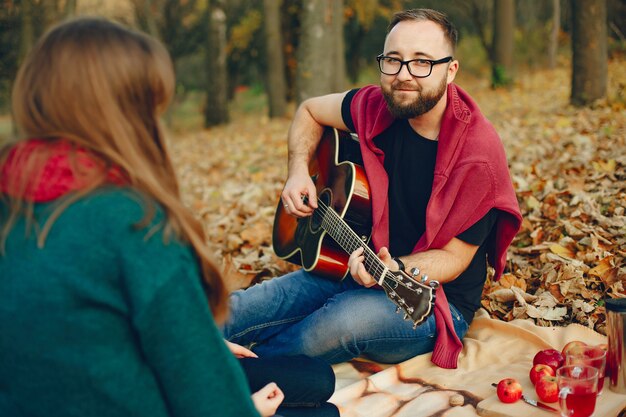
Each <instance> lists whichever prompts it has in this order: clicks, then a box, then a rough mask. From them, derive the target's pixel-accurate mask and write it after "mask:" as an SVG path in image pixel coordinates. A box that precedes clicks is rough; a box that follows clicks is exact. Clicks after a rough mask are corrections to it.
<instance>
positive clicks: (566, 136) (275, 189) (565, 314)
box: [171, 58, 626, 333]
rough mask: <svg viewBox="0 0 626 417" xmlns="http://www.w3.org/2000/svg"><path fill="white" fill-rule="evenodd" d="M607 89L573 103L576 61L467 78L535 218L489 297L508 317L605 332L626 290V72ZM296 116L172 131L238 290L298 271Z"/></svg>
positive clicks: (488, 303)
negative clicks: (283, 231) (288, 227)
mask: <svg viewBox="0 0 626 417" xmlns="http://www.w3.org/2000/svg"><path fill="white" fill-rule="evenodd" d="M625 63H626V62H625V61H624V59H623V58H622V59H616V60H613V61H612V62H611V63H610V65H609V88H608V92H609V94H608V98H607V99H606V100H603V101H602V102H599V103H597V104H595V105H594V106H592V107H590V108H575V107H572V106H571V105H569V92H570V83H571V81H570V74H569V70H568V69H567V68H566V67H561V68H559V69H556V70H541V71H533V72H526V73H521V74H518V76H517V79H516V82H515V85H514V86H513V87H512V88H510V89H499V90H491V89H490V88H489V86H488V84H487V82H486V81H484V80H478V79H472V78H469V77H466V78H463V79H462V80H460V81H459V84H460V85H461V87H462V88H464V89H465V90H467V91H468V92H469V93H470V94H471V95H472V96H473V97H474V99H475V100H476V101H477V103H478V104H479V106H480V107H481V109H482V111H483V112H484V113H485V115H486V116H487V117H488V118H489V120H491V122H492V123H493V124H494V126H495V128H496V130H497V131H498V133H499V134H500V135H501V138H502V141H503V143H504V146H505V149H506V152H507V157H508V160H509V165H510V170H511V175H512V179H513V183H514V186H515V189H516V192H517V196H518V201H519V204H520V207H521V210H522V214H523V217H524V221H523V225H522V229H521V230H520V232H519V233H518V235H517V237H516V238H515V240H514V241H513V244H512V246H511V248H510V250H509V262H508V268H507V271H508V272H507V273H506V274H505V275H504V277H503V278H502V279H501V280H500V281H498V282H497V283H493V282H491V281H490V280H489V281H488V283H487V284H486V286H485V291H484V294H483V300H482V305H483V307H485V308H486V309H487V310H488V311H489V313H490V314H491V315H492V317H498V318H501V319H503V320H507V321H508V320H512V319H514V318H530V319H532V320H534V321H535V322H536V323H537V324H539V325H544V326H546V325H548V326H549V325H566V324H569V323H571V322H577V323H581V324H583V325H585V326H588V327H590V328H593V329H595V330H597V331H599V332H601V333H605V331H604V326H605V313H604V307H603V299H604V298H605V297H626V290H625V287H626V285H625V284H626V282H625V281H626V267H625V265H624V259H625V258H626V213H625V209H626V72H624V71H623V68H624V64H625ZM289 124H290V120H289V119H288V118H285V119H271V120H270V119H268V118H267V117H266V116H262V115H260V112H258V111H256V112H255V111H248V112H245V111H243V112H242V111H237V112H235V113H234V114H233V122H232V123H231V124H229V125H227V126H223V127H218V128H212V129H208V130H194V131H192V132H190V131H186V132H181V131H178V132H172V135H171V137H172V141H171V145H172V146H171V147H172V150H173V155H174V159H175V163H176V164H177V166H178V169H179V174H180V178H181V181H182V192H183V195H184V198H185V200H186V202H187V203H188V204H189V205H190V207H192V209H193V210H194V211H195V212H196V213H197V215H198V216H200V217H201V219H202V220H203V222H204V223H205V225H206V228H207V231H208V235H209V237H210V240H211V242H212V245H213V246H214V251H215V257H216V259H218V260H220V261H223V267H224V270H225V271H226V273H227V274H228V277H229V284H230V285H231V288H239V287H243V286H247V285H250V284H251V283H254V282H258V281H259V280H262V279H267V278H271V277H273V276H276V275H280V274H282V273H284V272H286V271H289V270H292V269H293V266H291V265H289V264H287V263H286V262H284V261H282V260H280V259H278V258H277V257H276V256H275V255H274V254H273V251H272V249H271V234H272V223H273V218H274V212H275V208H276V204H277V202H278V197H279V194H280V191H281V190H282V187H283V183H284V180H285V178H286V163H287V143H286V135H287V129H288V127H289Z"/></svg>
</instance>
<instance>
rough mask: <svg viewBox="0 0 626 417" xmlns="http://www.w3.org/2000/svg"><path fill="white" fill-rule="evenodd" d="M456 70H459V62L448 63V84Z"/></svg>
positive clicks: (454, 75) (452, 79)
mask: <svg viewBox="0 0 626 417" xmlns="http://www.w3.org/2000/svg"><path fill="white" fill-rule="evenodd" d="M458 70H459V61H457V60H456V59H455V60H453V61H452V62H450V65H448V80H447V82H448V84H450V83H451V82H452V81H454V79H455V78H456V73H457V71H458Z"/></svg>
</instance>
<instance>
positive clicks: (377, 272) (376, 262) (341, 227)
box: [316, 200, 387, 280]
mask: <svg viewBox="0 0 626 417" xmlns="http://www.w3.org/2000/svg"><path fill="white" fill-rule="evenodd" d="M318 206H319V207H318V209H317V210H316V212H319V214H320V215H321V216H322V227H323V228H324V230H325V231H326V233H328V234H329V235H330V237H332V238H333V240H335V242H337V244H339V246H341V248H342V249H343V250H344V251H346V252H347V253H352V252H354V251H355V250H357V249H358V248H363V249H364V251H363V256H364V257H365V261H364V262H363V264H364V265H365V270H366V271H367V272H368V273H369V274H370V275H372V276H373V277H374V278H376V280H380V277H381V275H382V274H383V273H384V272H385V271H386V270H387V267H386V265H385V264H384V263H383V262H382V261H381V260H380V258H379V257H378V256H377V255H376V254H375V253H374V251H372V249H371V248H370V247H369V246H367V244H366V242H364V239H362V238H361V237H359V236H358V235H357V234H356V233H355V232H354V231H353V230H352V229H351V228H350V226H349V225H348V224H347V223H346V222H345V221H344V220H343V219H342V218H341V217H340V216H339V215H338V214H337V213H336V212H335V211H334V210H333V209H331V208H330V207H328V206H327V205H326V204H324V203H323V202H321V201H319V200H318Z"/></svg>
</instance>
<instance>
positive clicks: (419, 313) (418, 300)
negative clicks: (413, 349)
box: [382, 271, 439, 328]
mask: <svg viewBox="0 0 626 417" xmlns="http://www.w3.org/2000/svg"><path fill="white" fill-rule="evenodd" d="M382 287H383V289H384V290H385V292H386V293H387V297H389V299H391V301H393V303H394V304H395V305H396V306H397V307H398V310H397V312H400V310H402V311H404V319H405V320H408V319H411V321H412V322H413V328H415V327H416V326H417V325H418V324H420V323H421V322H423V321H424V320H426V318H428V316H429V315H430V314H431V313H432V311H433V308H434V305H435V290H436V289H437V288H438V287H439V282H437V281H429V282H428V284H422V283H420V282H418V281H416V280H415V279H413V278H412V277H410V276H409V275H408V274H407V273H405V272H404V271H388V272H387V274H386V276H385V278H384V280H383V283H382Z"/></svg>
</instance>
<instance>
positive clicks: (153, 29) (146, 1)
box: [143, 0, 161, 39]
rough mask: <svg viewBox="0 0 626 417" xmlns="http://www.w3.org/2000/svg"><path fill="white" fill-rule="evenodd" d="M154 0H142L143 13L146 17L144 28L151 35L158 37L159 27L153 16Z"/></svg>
mask: <svg viewBox="0 0 626 417" xmlns="http://www.w3.org/2000/svg"><path fill="white" fill-rule="evenodd" d="M154 9H155V6H154V0H143V15H144V16H145V19H146V28H147V29H148V33H149V34H150V35H152V36H153V37H155V38H157V39H160V38H161V36H160V34H159V28H158V25H157V21H156V16H155V10H154Z"/></svg>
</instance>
